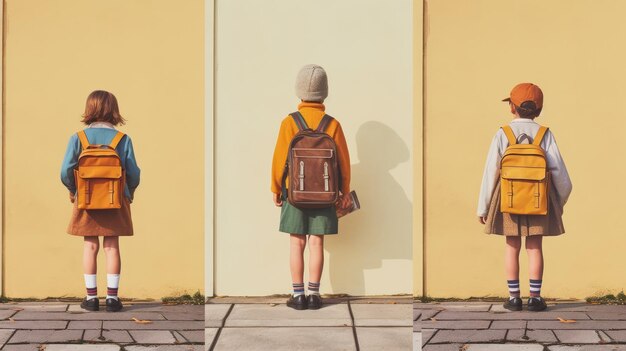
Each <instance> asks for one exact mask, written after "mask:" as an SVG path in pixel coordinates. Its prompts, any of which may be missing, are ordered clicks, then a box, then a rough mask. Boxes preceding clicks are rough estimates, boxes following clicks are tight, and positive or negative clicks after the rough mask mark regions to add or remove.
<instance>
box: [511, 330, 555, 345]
mask: <svg viewBox="0 0 626 351" xmlns="http://www.w3.org/2000/svg"><path fill="white" fill-rule="evenodd" d="M506 341H507V342H509V341H515V342H538V343H542V344H552V343H556V342H557V341H558V340H557V339H556V336H554V332H553V331H552V330H525V329H512V330H509V332H508V333H507V334H506Z"/></svg>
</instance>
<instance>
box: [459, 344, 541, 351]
mask: <svg viewBox="0 0 626 351" xmlns="http://www.w3.org/2000/svg"><path fill="white" fill-rule="evenodd" d="M465 351H543V345H532V344H529V345H515V344H504V345H498V344H472V345H468V347H467V348H466V349H465Z"/></svg>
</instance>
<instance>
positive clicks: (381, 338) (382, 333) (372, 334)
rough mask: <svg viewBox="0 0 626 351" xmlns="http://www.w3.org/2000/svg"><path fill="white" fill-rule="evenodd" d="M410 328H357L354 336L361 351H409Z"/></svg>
mask: <svg viewBox="0 0 626 351" xmlns="http://www.w3.org/2000/svg"><path fill="white" fill-rule="evenodd" d="M412 333H413V332H412V330H411V328H410V327H361V328H359V327H357V328H356V335H357V338H358V340H359V347H360V350H361V351H370V350H371V351H377V350H410V349H411V345H412V343H411V337H412Z"/></svg>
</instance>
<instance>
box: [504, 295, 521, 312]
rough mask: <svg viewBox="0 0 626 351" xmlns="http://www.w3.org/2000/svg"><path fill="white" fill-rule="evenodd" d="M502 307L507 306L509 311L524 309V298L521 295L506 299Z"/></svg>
mask: <svg viewBox="0 0 626 351" xmlns="http://www.w3.org/2000/svg"><path fill="white" fill-rule="evenodd" d="M502 307H504V308H506V309H507V310H509V311H521V310H522V299H520V298H519V297H514V298H512V299H508V300H506V302H505V303H504V304H502Z"/></svg>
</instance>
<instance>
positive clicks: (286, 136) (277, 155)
mask: <svg viewBox="0 0 626 351" xmlns="http://www.w3.org/2000/svg"><path fill="white" fill-rule="evenodd" d="M290 122H291V118H290V117H287V118H285V119H283V121H282V123H281V124H280V130H279V131H278V138H277V139H276V146H275V148H274V157H273V158H272V179H271V190H272V193H273V194H274V199H278V200H280V194H281V192H282V184H281V183H282V178H283V171H284V169H285V162H287V151H288V148H289V143H290V142H291V134H290V130H291V126H290V124H289V123H290ZM274 203H275V204H276V205H277V206H279V205H278V203H276V200H275V201H274Z"/></svg>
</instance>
